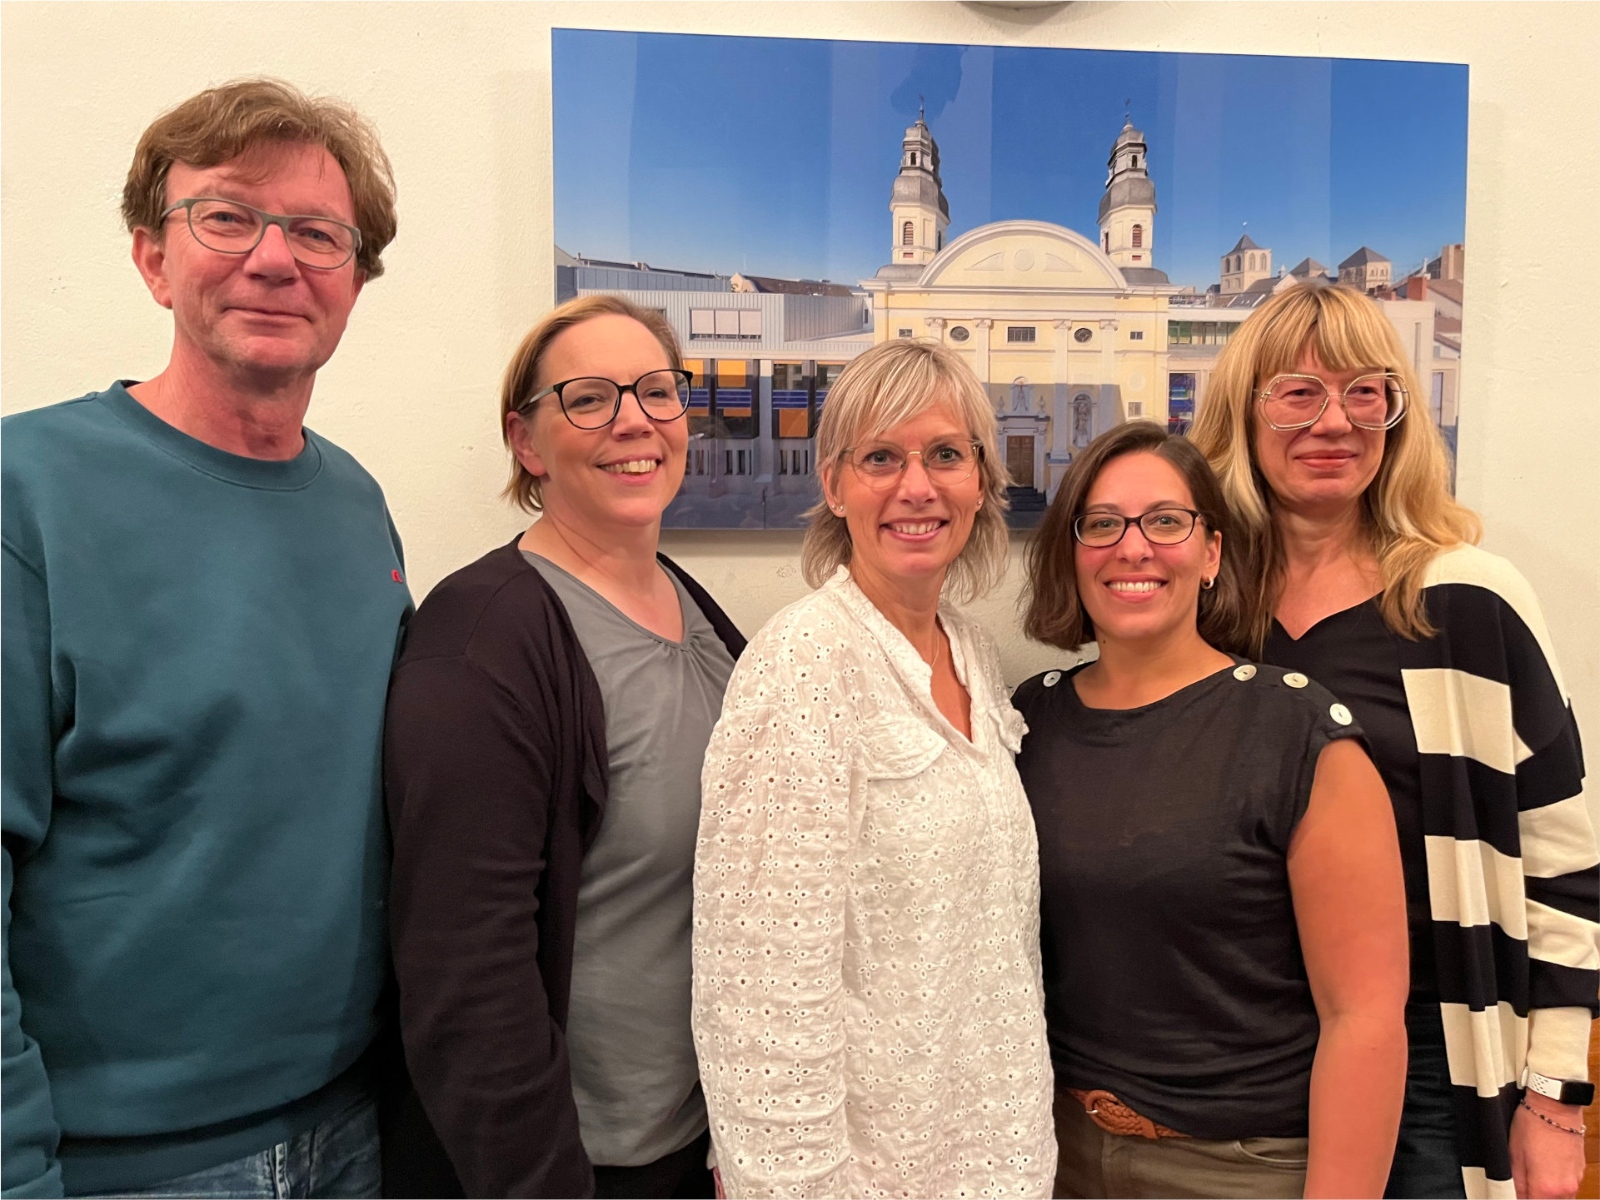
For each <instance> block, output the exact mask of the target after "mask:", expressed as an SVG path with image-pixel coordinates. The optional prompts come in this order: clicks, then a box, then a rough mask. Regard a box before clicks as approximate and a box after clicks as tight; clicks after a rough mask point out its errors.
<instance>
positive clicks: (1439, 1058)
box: [1192, 286, 1600, 1197]
mask: <svg viewBox="0 0 1600 1200" xmlns="http://www.w3.org/2000/svg"><path fill="white" fill-rule="evenodd" d="M1208 387H1209V390H1208V393H1207V398H1206V402H1205V405H1204V406H1203V407H1202V408H1201V411H1200V416H1199V419H1198V420H1197V421H1196V423H1195V426H1194V430H1193V435H1192V436H1193V438H1194V442H1195V445H1196V446H1197V447H1198V448H1199V449H1200V450H1201V451H1203V452H1204V453H1205V454H1206V456H1207V457H1208V458H1209V459H1210V460H1211V464H1212V466H1213V467H1214V468H1215V469H1216V471H1217V473H1218V475H1220V476H1221V478H1222V483H1223V489H1224V492H1225V493H1226V496H1227V500H1228V503H1229V505H1230V506H1231V507H1232V509H1233V512H1234V515H1235V518H1236V522H1237V528H1238V530H1239V542H1240V547H1241V549H1242V550H1243V551H1244V552H1245V555H1246V557H1247V558H1248V559H1249V561H1250V564H1251V567H1250V576H1249V586H1248V588H1247V589H1246V591H1245V596H1244V601H1245V603H1244V618H1245V632H1246V642H1247V644H1248V647H1249V650H1250V653H1253V654H1259V655H1260V656H1261V657H1262V658H1263V659H1265V660H1266V661H1268V662H1272V663H1277V664H1279V665H1281V666H1284V667H1288V668H1290V669H1293V670H1296V671H1303V672H1305V673H1306V674H1308V675H1311V676H1313V677H1315V678H1316V679H1317V680H1318V681H1319V682H1320V683H1322V684H1324V685H1326V686H1327V688H1328V689H1329V690H1330V691H1331V692H1333V693H1334V694H1335V695H1337V696H1338V697H1339V699H1340V700H1341V701H1343V702H1344V703H1345V704H1347V705H1349V706H1350V709H1351V711H1352V712H1354V713H1355V715H1356V716H1357V718H1358V719H1359V720H1360V722H1361V724H1362V726H1363V727H1364V728H1365V729H1366V730H1367V736H1368V739H1369V741H1370V743H1371V745H1372V750H1373V757H1374V759H1375V761H1376V762H1377V765H1378V769H1379V771H1380V772H1381V774H1382V776H1383V780H1384V783H1385V785H1386V786H1387V787H1388V790H1389V795H1390V800H1391V802H1392V804H1393V806H1394V812H1395V818H1396V823H1397V825H1398V827H1399V833H1400V849H1401V857H1402V861H1403V863H1404V867H1405V878H1406V896H1407V902H1408V907H1409V918H1410V927H1411V999H1410V1003H1409V1004H1408V1006H1407V1009H1406V1026H1407V1030H1408V1032H1409V1035H1410V1061H1411V1065H1410V1076H1409V1079H1408V1081H1407V1086H1406V1102H1405V1109H1404V1115H1403V1118H1402V1120H1401V1124H1400V1138H1399V1145H1398V1147H1397V1149H1396V1152H1395V1160H1394V1170H1393V1173H1392V1175H1391V1177H1390V1180H1389V1187H1388V1194H1389V1195H1390V1196H1396V1197H1402V1196H1403V1197H1419V1196H1425V1197H1452V1196H1455V1197H1461V1196H1484V1195H1495V1196H1509V1195H1510V1194H1511V1193H1512V1192H1513V1191H1515V1193H1516V1195H1518V1196H1537V1197H1562V1196H1571V1195H1573V1194H1574V1192H1575V1191H1576V1190H1577V1187H1578V1185H1579V1182H1580V1181H1581V1180H1582V1178H1583V1170H1584V1153H1583V1141H1584V1139H1583V1106H1584V1105H1585V1104H1587V1103H1589V1102H1590V1101H1591V1100H1592V1099H1593V1097H1594V1082H1593V1081H1592V1080H1590V1079H1588V1078H1587V1075H1588V1063H1587V1060H1586V1050H1587V1047H1588V1042H1589V1027H1590V1020H1591V1018H1592V1017H1593V1016H1594V1015H1595V1014H1596V1013H1597V1012H1600V1006H1597V1004H1596V999H1595V997H1596V991H1597V981H1600V953H1597V951H1596V945H1595V943H1596V935H1597V933H1600V875H1597V873H1596V865H1597V862H1600V854H1597V852H1596V847H1595V838H1594V831H1593V829H1592V827H1591V824H1590V819H1589V811H1588V808H1587V807H1586V805H1585V803H1584V798H1583V754H1582V750H1581V747H1580V743H1579V736H1578V726H1577V722H1576V720H1575V719H1574V716H1573V712H1572V706H1571V704H1570V702H1569V700H1568V696H1567V692H1566V689H1565V686H1564V685H1563V683H1562V678H1561V671H1560V668H1559V667H1558V666H1557V663H1556V658H1555V654H1554V649H1553V647H1552V644H1551V639H1550V634H1549V631H1548V629H1547V628H1546V626H1545V621H1544V616H1543V614H1542V612H1541V611H1540V608H1539V602H1538V598H1537V597H1536V596H1535V595H1534V594H1533V590H1532V588H1530V587H1529V585H1528V582H1527V580H1525V579H1524V578H1523V577H1522V576H1521V575H1520V574H1519V573H1518V572H1517V569H1516V568H1515V567H1513V566H1512V565H1511V564H1510V563H1509V562H1507V561H1506V560H1505V559H1503V558H1499V557H1496V556H1495V555H1492V554H1489V553H1487V552H1485V551H1483V550H1481V549H1479V548H1478V547H1477V545H1476V544H1475V543H1476V542H1477V541H1478V538H1479V535H1480V532H1481V523H1480V522H1479V520H1478V516H1477V514H1476V513H1474V512H1472V510H1470V509H1468V508H1466V507H1465V506H1464V505H1462V504H1460V503H1459V502H1457V500H1456V499H1455V497H1454V496H1452V495H1451V493H1450V463H1449V458H1448V455H1447V452H1446V449H1445V445H1444V440H1443V438H1442V437H1441V436H1440V434H1439V431H1438V429H1437V427H1436V426H1435V425H1434V423H1433V421H1431V420H1429V419H1428V413H1427V411H1426V409H1421V410H1418V409H1417V408H1410V409H1408V407H1407V404H1406V400H1407V397H1408V396H1409V395H1412V394H1415V393H1416V391H1417V385H1416V380H1415V376H1414V373H1413V372H1412V369H1411V366H1410V355H1409V352H1408V351H1407V350H1406V348H1405V347H1404V346H1403V345H1402V343H1401V339H1400V338H1399V337H1398V336H1397V335H1396V331H1395V328H1394V326H1393V325H1392V324H1391V323H1390V321H1389V319H1388V317H1387V316H1386V315H1385V314H1384V312H1383V310H1382V309H1380V308H1379V307H1378V305H1377V303H1376V302H1374V301H1373V300H1371V299H1369V298H1368V297H1367V296H1364V295H1362V294H1361V293H1360V292H1358V291H1355V290H1354V289H1352V288H1347V287H1338V286H1333V287H1316V286H1299V287H1291V288H1286V289H1285V290H1283V291H1281V292H1278V293H1277V294H1275V295H1274V296H1272V297H1271V299H1269V300H1268V301H1267V302H1266V303H1264V304H1263V305H1262V306H1261V307H1260V308H1258V309H1256V311H1255V312H1254V313H1252V314H1251V316H1250V318H1249V319H1248V320H1247V321H1245V322H1244V323H1243V324H1242V325H1241V326H1240V328H1239V331H1238V332H1237V333H1236V334H1235V335H1234V336H1233V338H1232V340H1230V342H1229V343H1228V346H1227V348H1226V349H1225V350H1224V351H1223V353H1222V355H1221V356H1220V357H1219V358H1218V360H1217V367H1216V370H1215V371H1214V372H1213V374H1212V378H1211V382H1210V384H1209V385H1208ZM1335 396H1337V397H1338V398H1339V402H1338V403H1337V404H1335V403H1334V402H1333V401H1334V397H1335ZM1578 511H1582V509H1581V508H1580V509H1579V510H1578Z"/></svg>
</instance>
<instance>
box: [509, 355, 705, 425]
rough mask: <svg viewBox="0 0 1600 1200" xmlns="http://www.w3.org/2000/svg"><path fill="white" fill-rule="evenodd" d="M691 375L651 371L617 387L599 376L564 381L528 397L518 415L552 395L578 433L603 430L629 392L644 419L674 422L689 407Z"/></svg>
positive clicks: (519, 406)
mask: <svg viewBox="0 0 1600 1200" xmlns="http://www.w3.org/2000/svg"><path fill="white" fill-rule="evenodd" d="M693 381H694V375H693V373H691V372H689V371H679V370H663V371H651V372H650V373H649V374H648V375H641V376H640V377H639V378H638V379H636V380H634V381H633V382H632V383H616V382H613V381H612V380H610V379H603V378H601V377H599V376H591V375H585V376H583V377H582V378H579V379H563V380H562V381H561V382H560V383H552V384H551V385H550V386H549V387H547V388H545V389H544V390H543V391H542V392H539V393H537V394H535V395H533V396H529V397H528V399H526V400H524V401H523V402H522V403H521V404H520V405H518V406H517V411H518V412H519V413H520V412H527V411H528V409H530V408H532V407H533V406H534V405H535V404H537V403H539V401H540V400H542V399H544V398H545V397H546V396H549V395H552V394H553V395H554V396H555V398H556V400H557V401H558V402H560V404H561V411H562V413H563V414H564V415H565V416H566V418H567V420H568V421H570V422H572V424H574V425H576V426H577V427H578V428H579V429H604V428H605V427H606V426H607V425H609V424H611V422H613V421H615V420H616V419H617V414H618V413H619V412H621V411H622V394H623V393H624V392H632V393H633V395H634V399H636V400H638V402H639V407H640V408H641V409H642V410H643V411H644V415H645V416H647V417H649V418H650V419H651V420H652V421H658V422H663V423H664V422H667V421H676V420H677V419H678V418H679V417H681V416H683V414H684V412H685V411H686V410H687V409H688V407H689V384H690V383H692V382H693Z"/></svg>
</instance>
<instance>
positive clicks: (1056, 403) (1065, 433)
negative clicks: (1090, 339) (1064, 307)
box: [1050, 321, 1072, 462]
mask: <svg viewBox="0 0 1600 1200" xmlns="http://www.w3.org/2000/svg"><path fill="white" fill-rule="evenodd" d="M1051 326H1052V328H1054V329H1055V333H1056V346H1055V363H1054V366H1053V368H1052V371H1053V374H1054V376H1055V383H1054V386H1053V387H1052V388H1051V390H1050V461H1051V462H1058V461H1059V462H1068V461H1070V460H1071V458H1072V414H1071V411H1070V409H1069V408H1068V404H1069V402H1070V401H1071V399H1072V396H1071V387H1072V375H1071V373H1070V369H1069V366H1068V364H1069V363H1070V362H1071V361H1072V354H1071V350H1072V322H1071V321H1052V322H1051Z"/></svg>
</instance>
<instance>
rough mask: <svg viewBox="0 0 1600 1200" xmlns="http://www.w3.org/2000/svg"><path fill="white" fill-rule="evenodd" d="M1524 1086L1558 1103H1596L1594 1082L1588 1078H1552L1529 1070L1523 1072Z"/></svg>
mask: <svg viewBox="0 0 1600 1200" xmlns="http://www.w3.org/2000/svg"><path fill="white" fill-rule="evenodd" d="M1523 1086H1524V1087H1525V1088H1527V1089H1528V1090H1529V1091H1530V1092H1538V1093H1539V1095H1541V1096H1548V1097H1549V1098H1550V1099H1552V1100H1554V1101H1556V1102H1557V1103H1558V1104H1576V1105H1578V1106H1579V1107H1580V1108H1585V1107H1587V1106H1589V1105H1590V1104H1593V1103H1594V1084H1592V1083H1590V1082H1589V1081H1588V1080H1586V1079H1552V1078H1550V1076H1548V1075H1541V1074H1539V1072H1537V1071H1532V1070H1529V1071H1525V1072H1523Z"/></svg>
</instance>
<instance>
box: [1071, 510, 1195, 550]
mask: <svg viewBox="0 0 1600 1200" xmlns="http://www.w3.org/2000/svg"><path fill="white" fill-rule="evenodd" d="M1200 517H1201V514H1200V513H1197V512H1196V511H1195V510H1194V509H1192V508H1178V507H1177V506H1176V505H1167V506H1163V507H1161V508H1152V509H1151V510H1150V511H1149V512H1146V513H1140V514H1139V515H1138V516H1137V517H1125V516H1123V515H1122V514H1121V513H1114V512H1087V513H1081V514H1079V516H1078V518H1077V519H1076V520H1074V521H1073V522H1072V536H1073V537H1075V538H1077V539H1078V541H1080V542H1082V543H1083V544H1084V545H1085V546H1091V547H1093V548H1094V549H1096V550H1103V549H1105V548H1106V547H1107V546H1115V545H1116V544H1117V543H1118V542H1120V541H1121V540H1122V537H1123V535H1124V534H1125V533H1127V532H1128V527H1129V526H1130V525H1137V526H1138V527H1139V532H1140V533H1142V534H1144V538H1145V541H1147V542H1149V543H1151V544H1152V545H1155V546H1176V545H1178V544H1179V543H1181V542H1187V541H1188V540H1189V535H1190V534H1192V533H1194V527H1195V523H1196V522H1198V521H1199V520H1200Z"/></svg>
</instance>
